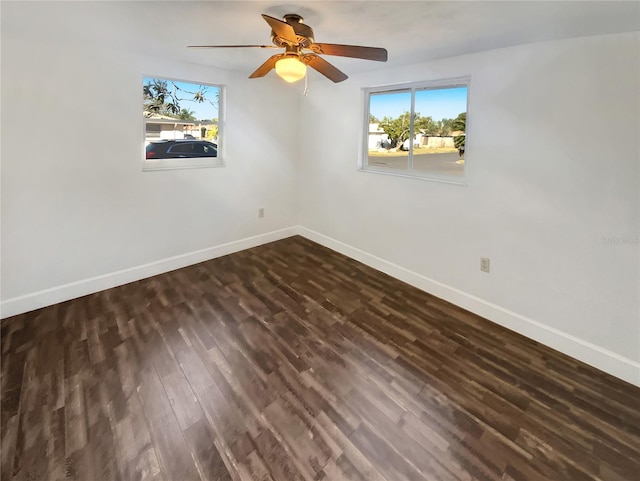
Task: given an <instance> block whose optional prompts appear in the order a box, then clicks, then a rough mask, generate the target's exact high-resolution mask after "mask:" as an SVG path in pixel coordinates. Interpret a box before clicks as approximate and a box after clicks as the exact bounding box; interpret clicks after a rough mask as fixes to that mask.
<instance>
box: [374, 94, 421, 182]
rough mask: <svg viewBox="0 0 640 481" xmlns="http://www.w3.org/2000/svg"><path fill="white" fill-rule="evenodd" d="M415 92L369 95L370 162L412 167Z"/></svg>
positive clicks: (386, 166) (404, 167) (378, 164)
mask: <svg viewBox="0 0 640 481" xmlns="http://www.w3.org/2000/svg"><path fill="white" fill-rule="evenodd" d="M410 117H411V91H410V90H405V91H393V92H381V93H375V94H371V95H370V96H369V136H368V144H367V148H368V155H367V165H369V166H371V167H383V168H386V169H400V170H407V169H408V165H409V163H408V158H409V156H408V145H407V144H406V140H407V139H408V138H409V132H410Z"/></svg>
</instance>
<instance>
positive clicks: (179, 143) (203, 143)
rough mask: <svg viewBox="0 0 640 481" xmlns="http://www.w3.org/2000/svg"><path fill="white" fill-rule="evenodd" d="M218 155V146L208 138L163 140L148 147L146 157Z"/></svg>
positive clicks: (151, 158)
mask: <svg viewBox="0 0 640 481" xmlns="http://www.w3.org/2000/svg"><path fill="white" fill-rule="evenodd" d="M217 156H218V146H217V145H216V144H214V143H213V142H209V141H207V140H191V139H184V140H161V141H158V142H151V143H150V144H148V145H147V147H146V158H147V159H150V160H153V159H180V158H197V157H217Z"/></svg>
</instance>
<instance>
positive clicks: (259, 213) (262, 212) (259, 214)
mask: <svg viewBox="0 0 640 481" xmlns="http://www.w3.org/2000/svg"><path fill="white" fill-rule="evenodd" d="M263 217H264V208H263V207H260V208H259V209H258V218H259V219H262V218H263Z"/></svg>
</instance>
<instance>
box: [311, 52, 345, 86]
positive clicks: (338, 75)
mask: <svg viewBox="0 0 640 481" xmlns="http://www.w3.org/2000/svg"><path fill="white" fill-rule="evenodd" d="M302 58H303V59H304V63H306V64H307V65H309V66H310V67H312V68H314V69H316V70H317V71H318V72H320V73H321V74H322V75H324V76H325V77H327V78H328V79H329V80H332V81H333V82H335V83H338V82H342V81H343V80H347V79H348V78H349V77H348V76H347V75H346V74H345V73H344V72H341V71H340V70H338V69H337V68H335V67H334V66H333V65H331V64H330V63H329V62H327V61H326V60H325V59H323V58H322V57H318V56H317V55H316V54H313V53H307V54H305V55H303V56H302Z"/></svg>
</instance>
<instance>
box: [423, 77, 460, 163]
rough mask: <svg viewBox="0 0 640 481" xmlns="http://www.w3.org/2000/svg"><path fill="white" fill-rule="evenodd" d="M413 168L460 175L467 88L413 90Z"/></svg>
mask: <svg viewBox="0 0 640 481" xmlns="http://www.w3.org/2000/svg"><path fill="white" fill-rule="evenodd" d="M414 112H415V126H414V133H415V137H414V142H413V156H412V159H413V168H414V169H415V170H417V171H428V172H434V173H438V174H446V175H464V144H465V142H464V140H465V137H464V134H465V127H466V115H467V87H466V86H460V87H448V88H436V89H424V90H416V92H415V106H414Z"/></svg>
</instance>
